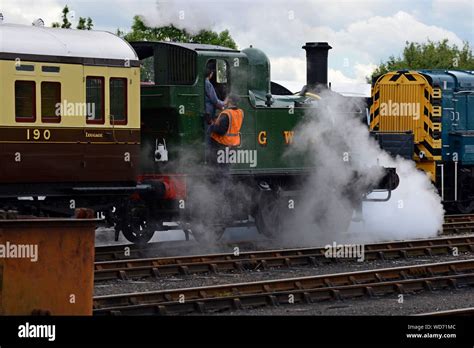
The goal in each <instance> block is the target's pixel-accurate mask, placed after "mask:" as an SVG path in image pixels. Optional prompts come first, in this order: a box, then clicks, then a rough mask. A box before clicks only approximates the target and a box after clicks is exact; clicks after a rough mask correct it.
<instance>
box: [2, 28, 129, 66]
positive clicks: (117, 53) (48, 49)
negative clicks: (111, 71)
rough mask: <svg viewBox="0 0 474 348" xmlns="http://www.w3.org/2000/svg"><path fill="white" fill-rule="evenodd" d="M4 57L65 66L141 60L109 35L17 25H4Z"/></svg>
mask: <svg viewBox="0 0 474 348" xmlns="http://www.w3.org/2000/svg"><path fill="white" fill-rule="evenodd" d="M0 54H1V55H2V56H3V57H6V56H10V57H8V58H11V57H12V55H15V54H16V55H18V56H19V58H20V59H21V58H22V57H24V56H31V57H36V56H49V57H55V58H56V59H54V61H65V62H67V61H68V60H69V61H71V58H81V59H85V60H86V61H91V62H97V63H98V64H99V62H101V63H102V64H100V65H109V64H107V62H108V61H110V62H115V63H117V62H118V61H136V60H138V57H137V55H136V53H135V51H134V50H133V48H132V47H131V46H130V45H129V44H128V42H126V41H125V40H123V39H121V38H119V37H118V36H116V35H114V34H112V33H109V32H105V31H97V30H76V29H60V28H46V27H39V26H26V25H17V24H0ZM61 58H63V59H61ZM38 60H43V59H38ZM112 65H116V64H112Z"/></svg>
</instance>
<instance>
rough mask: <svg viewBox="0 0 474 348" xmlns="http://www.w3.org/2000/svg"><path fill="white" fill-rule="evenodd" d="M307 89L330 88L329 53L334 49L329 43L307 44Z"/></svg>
mask: <svg viewBox="0 0 474 348" xmlns="http://www.w3.org/2000/svg"><path fill="white" fill-rule="evenodd" d="M302 48H303V49H305V50H306V87H307V88H308V89H315V88H327V87H328V51H329V50H330V49H331V48H332V47H331V46H329V45H328V43H327V42H307V43H306V45H304V46H303V47H302Z"/></svg>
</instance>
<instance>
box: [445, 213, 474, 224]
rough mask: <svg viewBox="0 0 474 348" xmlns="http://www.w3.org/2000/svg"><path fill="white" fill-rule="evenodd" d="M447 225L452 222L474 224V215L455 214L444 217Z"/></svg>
mask: <svg viewBox="0 0 474 348" xmlns="http://www.w3.org/2000/svg"><path fill="white" fill-rule="evenodd" d="M444 222H445V223H451V222H474V214H453V215H445V216H444Z"/></svg>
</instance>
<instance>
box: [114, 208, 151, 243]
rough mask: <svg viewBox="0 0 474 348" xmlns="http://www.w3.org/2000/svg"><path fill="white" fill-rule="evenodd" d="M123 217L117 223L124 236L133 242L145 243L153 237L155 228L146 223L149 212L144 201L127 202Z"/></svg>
mask: <svg viewBox="0 0 474 348" xmlns="http://www.w3.org/2000/svg"><path fill="white" fill-rule="evenodd" d="M127 208H128V209H127V210H126V211H125V212H124V213H125V214H124V216H125V218H124V219H123V221H121V222H120V223H119V226H120V229H121V230H122V233H123V235H124V237H125V238H126V239H127V240H128V241H129V242H132V243H135V244H140V245H142V244H146V243H148V242H149V241H150V239H151V238H153V235H154V234H155V229H154V228H153V226H150V225H149V224H148V221H149V216H148V215H149V214H148V209H147V207H146V206H145V203H144V202H132V203H130V204H128V206H127Z"/></svg>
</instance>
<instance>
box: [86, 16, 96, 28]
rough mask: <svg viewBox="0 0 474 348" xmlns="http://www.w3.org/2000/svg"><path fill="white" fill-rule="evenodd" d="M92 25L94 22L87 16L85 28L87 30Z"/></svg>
mask: <svg viewBox="0 0 474 348" xmlns="http://www.w3.org/2000/svg"><path fill="white" fill-rule="evenodd" d="M93 26H94V23H92V18H91V17H87V23H86V29H87V30H92V27H93Z"/></svg>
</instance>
